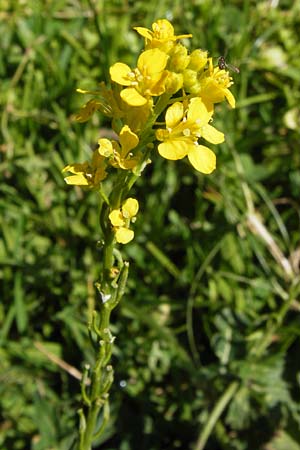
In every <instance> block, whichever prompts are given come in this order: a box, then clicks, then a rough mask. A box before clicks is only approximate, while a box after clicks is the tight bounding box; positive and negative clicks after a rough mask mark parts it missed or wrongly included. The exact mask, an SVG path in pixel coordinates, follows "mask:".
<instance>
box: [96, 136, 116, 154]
mask: <svg viewBox="0 0 300 450" xmlns="http://www.w3.org/2000/svg"><path fill="white" fill-rule="evenodd" d="M98 144H99V148H98V153H99V154H100V155H102V156H106V157H109V156H111V155H112V154H113V146H112V143H111V141H110V140H109V139H105V138H102V139H99V140H98Z"/></svg>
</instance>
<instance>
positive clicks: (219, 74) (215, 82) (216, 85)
mask: <svg viewBox="0 0 300 450" xmlns="http://www.w3.org/2000/svg"><path fill="white" fill-rule="evenodd" d="M208 62H209V67H208V70H207V71H206V72H205V76H203V77H202V78H201V79H200V91H199V92H195V93H196V94H197V95H199V96H200V97H201V98H202V100H203V101H204V103H206V104H211V103H219V102H222V101H223V100H224V98H226V100H227V101H228V103H229V105H230V106H231V107H232V108H235V98H234V96H233V94H232V93H231V92H230V90H229V87H230V86H231V85H232V84H233V81H232V78H231V77H230V76H229V73H228V71H226V70H224V69H220V68H219V67H213V63H212V58H209V59H208Z"/></svg>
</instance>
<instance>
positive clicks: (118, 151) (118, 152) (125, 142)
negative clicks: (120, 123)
mask: <svg viewBox="0 0 300 450" xmlns="http://www.w3.org/2000/svg"><path fill="white" fill-rule="evenodd" d="M119 140H120V143H118V142H117V141H110V140H109V139H99V140H98V144H99V148H98V152H99V154H100V155H102V156H105V157H107V158H109V162H110V164H111V165H112V166H113V167H119V168H121V169H133V168H134V167H135V166H136V165H137V164H138V162H139V160H140V157H141V153H140V152H139V153H137V154H136V155H135V156H134V155H133V154H132V153H131V150H132V149H134V148H135V147H136V146H137V145H138V143H139V138H138V136H137V135H136V134H135V133H133V132H132V131H131V129H130V128H129V126H128V125H124V127H123V128H122V130H121V132H120V135H119Z"/></svg>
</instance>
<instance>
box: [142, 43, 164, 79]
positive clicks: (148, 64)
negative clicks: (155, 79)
mask: <svg viewBox="0 0 300 450" xmlns="http://www.w3.org/2000/svg"><path fill="white" fill-rule="evenodd" d="M168 58H169V57H168V55H167V54H166V53H164V52H162V51H161V50H159V49H158V48H153V49H151V50H146V51H144V52H143V53H142V54H141V55H140V57H139V59H138V62H137V66H138V69H139V70H140V72H141V73H142V74H143V75H144V76H149V77H152V76H153V75H155V74H158V73H160V72H162V71H163V70H164V68H165V67H166V65H167V62H168Z"/></svg>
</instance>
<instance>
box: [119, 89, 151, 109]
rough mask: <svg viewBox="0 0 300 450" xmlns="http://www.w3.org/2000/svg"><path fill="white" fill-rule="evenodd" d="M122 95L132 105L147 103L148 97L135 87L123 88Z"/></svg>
mask: <svg viewBox="0 0 300 450" xmlns="http://www.w3.org/2000/svg"><path fill="white" fill-rule="evenodd" d="M120 96H121V98H122V100H124V102H125V103H127V104H128V105H130V106H144V105H145V104H146V103H147V99H146V98H145V97H143V96H142V95H141V94H139V93H138V91H137V90H136V89H134V88H125V89H123V90H122V91H121V94H120Z"/></svg>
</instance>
